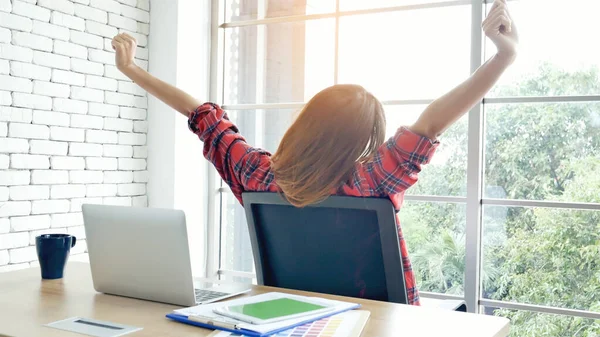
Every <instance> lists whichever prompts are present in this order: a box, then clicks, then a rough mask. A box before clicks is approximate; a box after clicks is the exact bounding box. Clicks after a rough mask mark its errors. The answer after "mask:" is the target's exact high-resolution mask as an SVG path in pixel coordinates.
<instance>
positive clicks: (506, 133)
mask: <svg viewBox="0 0 600 337" xmlns="http://www.w3.org/2000/svg"><path fill="white" fill-rule="evenodd" d="M598 93H600V71H599V70H598V69H587V70H581V71H577V72H566V71H563V70H561V69H557V68H555V67H553V66H551V65H543V66H542V67H540V69H539V70H538V71H537V72H535V73H534V75H532V76H530V77H528V78H524V79H522V80H521V81H519V82H518V83H516V84H514V85H510V86H505V87H498V88H497V89H495V91H494V92H493V95H495V96H549V95H572V94H577V95H592V94H594V95H597V94H598ZM485 126H486V129H485V130H486V133H485V145H484V146H485V191H484V193H485V195H486V197H492V198H511V199H529V200H555V201H566V202H590V203H600V104H599V103H589V102H581V103H536V104H488V105H486V110H485ZM466 127H467V125H466V120H464V119H463V120H461V121H460V122H459V123H457V125H455V126H454V127H453V128H451V129H450V130H448V132H446V134H445V135H444V136H443V138H442V144H446V145H443V146H442V147H440V152H439V153H438V154H441V155H443V156H446V157H447V162H445V163H444V164H437V165H436V164H435V163H432V164H431V165H429V167H426V168H425V169H424V170H423V172H422V173H421V178H420V181H419V183H418V184H417V185H416V186H415V187H414V188H413V190H412V191H411V194H430V195H465V188H466V134H467V132H466V130H467V128H466ZM401 219H402V221H403V227H404V233H405V237H406V240H407V243H408V246H409V251H410V253H411V256H412V260H413V264H414V269H415V273H416V275H417V278H418V284H419V287H420V289H421V290H426V291H436V292H445V293H455V294H462V293H463V284H464V281H463V278H464V261H465V258H464V257H465V244H464V224H465V220H464V207H462V206H458V205H453V204H432V203H418V202H407V203H406V206H405V207H404V209H403V211H402V215H401ZM483 225H484V228H483V248H484V252H483V257H482V275H483V278H482V283H483V284H482V289H483V292H484V296H485V297H486V298H492V299H497V300H503V301H516V302H521V303H530V304H540V305H548V306H556V307H563V308H574V309H583V310H596V311H600V260H599V258H598V257H599V256H600V212H595V211H581V210H566V209H552V208H521V207H500V206H492V207H485V208H484V219H483ZM490 313H491V312H490ZM493 313H494V314H496V315H502V316H505V317H508V318H510V319H511V322H512V326H513V327H512V336H518V337H529V336H565V337H566V336H569V337H571V336H584V337H592V336H600V323H596V322H595V321H594V320H589V319H580V318H573V317H563V316H555V315H546V314H538V313H532V312H527V311H513V310H503V309H498V310H495V311H493Z"/></svg>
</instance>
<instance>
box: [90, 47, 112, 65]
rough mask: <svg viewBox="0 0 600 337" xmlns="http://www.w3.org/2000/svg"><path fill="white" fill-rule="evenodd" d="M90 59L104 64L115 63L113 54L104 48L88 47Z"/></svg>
mask: <svg viewBox="0 0 600 337" xmlns="http://www.w3.org/2000/svg"><path fill="white" fill-rule="evenodd" d="M88 55H89V59H90V61H94V62H99V63H104V64H111V65H114V64H115V54H113V53H109V52H107V51H104V50H99V49H90V50H89V51H88Z"/></svg>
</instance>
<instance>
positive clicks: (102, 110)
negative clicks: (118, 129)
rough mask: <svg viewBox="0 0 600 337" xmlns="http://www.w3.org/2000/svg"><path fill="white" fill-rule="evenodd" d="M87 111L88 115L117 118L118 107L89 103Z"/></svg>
mask: <svg viewBox="0 0 600 337" xmlns="http://www.w3.org/2000/svg"><path fill="white" fill-rule="evenodd" d="M89 109H90V111H89V114H90V115H95V116H104V117H119V107H118V106H117V105H110V104H103V103H93V102H90V104H89Z"/></svg>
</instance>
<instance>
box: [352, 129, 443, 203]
mask: <svg viewBox="0 0 600 337" xmlns="http://www.w3.org/2000/svg"><path fill="white" fill-rule="evenodd" d="M438 145H439V142H438V141H437V140H435V141H434V140H431V139H429V138H426V137H423V136H420V135H418V134H416V133H414V132H412V131H411V130H409V129H408V128H406V127H401V128H399V129H398V131H397V132H396V134H395V135H394V136H393V137H391V138H390V139H389V140H388V141H386V142H385V143H384V144H383V145H381V147H380V148H379V150H378V152H377V154H376V155H375V158H373V160H372V161H370V162H369V163H367V164H365V165H364V166H363V167H362V170H363V172H362V173H363V175H364V176H365V178H366V180H367V182H368V183H369V185H370V187H371V189H372V190H374V192H375V194H377V195H380V196H381V195H386V196H391V195H395V194H398V193H401V192H404V191H405V190H406V189H408V188H409V187H411V186H412V185H414V184H415V183H416V182H417V179H418V178H417V176H418V173H419V172H421V166H422V165H424V164H427V163H429V161H430V160H431V157H432V156H433V154H434V153H435V150H436V149H437V147H438Z"/></svg>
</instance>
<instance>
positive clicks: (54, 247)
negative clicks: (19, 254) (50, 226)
mask: <svg viewBox="0 0 600 337" xmlns="http://www.w3.org/2000/svg"><path fill="white" fill-rule="evenodd" d="M75 242H77V238H76V237H74V236H72V235H68V234H44V235H40V236H38V237H36V238H35V248H36V250H37V256H38V260H39V262H40V269H41V270H42V278H43V279H49V280H52V279H58V278H62V277H63V273H64V270H65V264H66V263H67V260H68V259H69V252H70V251H71V248H73V247H75Z"/></svg>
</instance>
